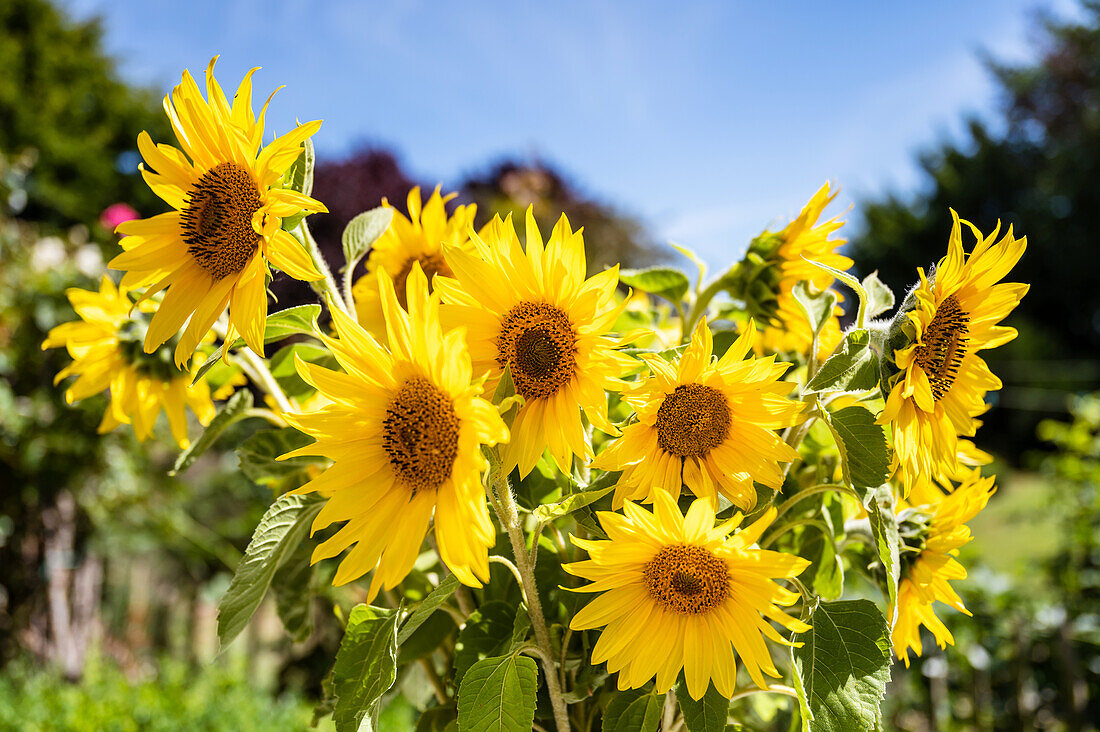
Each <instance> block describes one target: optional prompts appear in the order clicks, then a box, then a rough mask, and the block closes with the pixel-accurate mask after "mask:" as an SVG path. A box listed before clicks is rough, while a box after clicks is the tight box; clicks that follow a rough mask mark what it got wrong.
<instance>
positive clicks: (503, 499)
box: [490, 455, 570, 732]
mask: <svg viewBox="0 0 1100 732" xmlns="http://www.w3.org/2000/svg"><path fill="white" fill-rule="evenodd" d="M490 476H491V481H492V487H493V493H495V494H496V500H494V501H493V508H494V509H496V512H497V518H499V519H500V523H501V525H502V526H504V530H505V531H506V532H507V533H508V541H509V542H510V543H511V545H512V554H513V555H514V556H515V558H516V569H517V570H518V572H519V578H520V581H521V584H522V586H523V591H524V593H525V594H526V595H527V613H528V615H530V617H531V627H532V628H533V629H534V631H535V641H536V643H537V646H538V649H539V651H540V654H539V655H540V657H541V658H542V662H543V668H544V669H545V672H546V690H547V691H548V692H549V694H550V703H551V704H552V705H553V707H554V721H555V723H556V724H557V728H558V732H569V729H570V728H569V712H568V710H567V709H566V706H565V698H564V697H563V696H562V688H561V677H560V676H559V674H558V669H557V668H556V667H555V664H554V662H553V653H552V651H551V646H550V633H549V632H548V631H547V628H546V617H545V616H544V615H543V613H542V601H541V600H540V599H539V591H538V586H537V585H536V584H535V571H534V567H533V566H532V565H531V562H530V561H529V559H530V557H529V555H528V553H527V545H526V543H525V542H524V540H523V527H522V525H521V524H520V517H519V506H517V505H516V499H515V496H513V495H512V488H511V486H509V485H508V476H507V475H506V474H505V473H504V470H503V468H502V467H501V465H500V461H499V459H497V458H496V456H495V455H494V456H493V457H492V458H491V467H490Z"/></svg>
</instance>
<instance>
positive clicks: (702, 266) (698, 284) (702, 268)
mask: <svg viewBox="0 0 1100 732" xmlns="http://www.w3.org/2000/svg"><path fill="white" fill-rule="evenodd" d="M668 245H669V246H670V247H672V248H673V249H675V250H676V251H678V252H680V254H683V255H684V256H685V257H687V258H688V259H690V260H691V263H692V264H694V265H695V267H696V269H698V270H699V278H698V279H697V280H696V281H695V290H696V292H698V291H699V289H700V288H702V286H703V278H704V277H706V276H707V263H706V262H704V261H703V260H702V259H700V258H699V255H698V254H696V253H695V252H693V251H692V250H690V249H688V248H687V247H685V246H682V245H680V244H677V243H676V242H674V241H670V242H669V243H668Z"/></svg>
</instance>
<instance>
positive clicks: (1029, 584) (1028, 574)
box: [963, 472, 1061, 594]
mask: <svg viewBox="0 0 1100 732" xmlns="http://www.w3.org/2000/svg"><path fill="white" fill-rule="evenodd" d="M1055 490H1056V488H1055V486H1054V485H1053V484H1052V483H1051V482H1050V480H1049V479H1048V478H1046V477H1045V476H1043V475H1041V474H1039V473H1027V472H1014V473H1007V474H1006V475H1005V477H1004V479H1003V480H1000V481H999V482H998V489H997V493H996V494H994V496H993V498H991V499H990V501H989V505H988V506H987V507H986V509H985V510H984V511H982V512H981V513H980V514H978V515H977V516H975V517H974V519H973V520H971V521H970V529H971V532H972V533H973V535H974V541H973V542H971V544H970V545H969V546H967V547H966V548H965V549H964V550H963V551H964V553H965V556H967V557H976V558H977V559H978V561H979V562H980V563H982V564H984V565H986V566H988V567H989V568H991V569H992V570H994V571H995V572H1000V573H1004V574H1007V575H1010V576H1011V577H1012V578H1013V584H1014V585H1015V586H1017V587H1019V588H1020V589H1021V590H1022V591H1025V592H1039V593H1043V594H1047V593H1049V592H1050V591H1051V588H1050V587H1049V586H1048V585H1047V583H1046V582H1045V579H1044V578H1045V575H1046V573H1045V572H1043V571H1040V569H1039V565H1040V564H1041V563H1042V562H1045V561H1048V560H1049V559H1050V558H1051V557H1053V556H1054V554H1055V552H1056V551H1057V549H1058V547H1059V543H1060V541H1061V538H1060V536H1059V531H1060V528H1059V527H1060V526H1061V523H1060V521H1059V519H1058V513H1057V511H1058V509H1057V508H1055V506H1056V505H1057V503H1058V502H1057V501H1056V497H1055V495H1054V491H1055ZM964 563H966V562H964Z"/></svg>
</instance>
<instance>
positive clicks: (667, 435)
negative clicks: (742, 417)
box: [657, 384, 730, 457]
mask: <svg viewBox="0 0 1100 732" xmlns="http://www.w3.org/2000/svg"><path fill="white" fill-rule="evenodd" d="M729 432H730V407H729V402H727V401H726V397H725V395H724V394H722V392H720V391H718V390H717V389H715V388H713V387H710V386H704V385H703V384H681V385H680V386H677V387H676V391H674V392H672V393H671V394H669V395H668V396H666V397H665V400H664V401H663V402H662V403H661V406H660V408H659V409H658V410H657V444H658V445H659V446H660V447H661V449H662V450H664V451H665V452H671V453H672V454H673V455H679V456H680V457H702V456H703V455H706V454H707V453H709V452H710V451H711V450H713V449H714V448H716V447H718V445H720V444H722V440H724V439H726V437H728V436H729Z"/></svg>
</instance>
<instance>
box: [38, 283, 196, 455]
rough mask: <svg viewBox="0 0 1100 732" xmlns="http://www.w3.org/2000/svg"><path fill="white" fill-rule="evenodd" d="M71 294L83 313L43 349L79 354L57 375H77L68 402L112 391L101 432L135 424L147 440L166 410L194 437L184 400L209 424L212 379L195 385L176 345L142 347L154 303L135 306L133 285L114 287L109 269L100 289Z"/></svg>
mask: <svg viewBox="0 0 1100 732" xmlns="http://www.w3.org/2000/svg"><path fill="white" fill-rule="evenodd" d="M66 294H67V295H68V297H69V302H70V303H72V306H73V309H74V310H76V314H77V315H78V316H79V317H80V320H75V321H72V322H70V323H62V324H61V325H59V326H57V327H55V328H53V329H52V330H50V332H49V334H48V335H47V337H46V340H45V341H44V342H43V343H42V348H58V347H62V346H63V347H64V348H65V349H66V350H68V352H69V355H70V356H72V358H73V362H72V363H71V364H69V366H67V367H66V368H65V369H63V370H62V371H61V372H60V373H58V374H57V378H56V379H55V380H54V382H55V383H58V382H61V381H62V380H64V379H66V378H68V377H69V376H73V375H76V377H77V379H76V381H74V382H73V383H72V384H71V385H70V386H69V388H68V389H66V391H65V399H66V401H68V402H69V403H70V404H72V403H73V402H78V401H80V400H82V399H87V398H88V397H90V396H94V395H95V394H98V393H100V392H101V391H105V390H109V391H110V395H111V400H110V404H109V405H108V407H107V411H106V412H105V413H104V415H103V421H102V422H101V423H100V425H99V431H100V433H104V432H110V431H111V430H113V429H115V428H116V427H118V426H119V425H122V424H129V425H133V428H134V434H135V435H137V438H138V440H140V441H142V442H144V441H145V440H147V439H148V438H149V435H150V434H152V432H153V427H154V425H156V421H157V416H158V415H159V414H160V412H161V410H163V411H164V413H165V414H166V415H167V417H168V424H169V426H170V427H171V430H172V437H174V438H175V440H176V443H177V444H178V445H179V446H180V447H181V448H186V447H187V446H188V445H189V444H190V441H189V440H188V439H187V413H186V410H185V407H190V408H191V411H192V412H194V413H195V416H196V417H197V418H198V420H199V422H201V423H202V424H204V425H205V424H208V423H209V422H210V420H211V419H213V418H214V404H213V402H212V401H211V400H210V387H209V385H208V384H207V382H206V380H205V379H200V380H198V381H197V382H195V384H194V386H192V385H191V382H192V380H193V378H194V374H193V373H191V371H190V370H181V369H180V368H179V367H178V366H177V365H176V364H175V363H174V362H173V360H172V356H171V352H170V350H171V349H170V346H163V347H161V348H159V349H157V350H155V351H153V352H152V353H146V352H145V351H144V349H142V347H141V341H142V338H143V337H144V333H145V329H146V328H147V327H148V322H149V317H148V312H149V311H151V310H152V303H148V302H147V303H145V304H144V306H143V307H139V308H137V309H135V308H134V303H133V300H131V299H130V295H129V292H128V290H127V289H126V288H125V287H121V286H120V287H115V285H114V283H113V282H111V280H110V279H109V278H107V277H106V276H105V277H103V279H102V280H101V281H100V283H99V291H98V292H96V291H91V290H82V289H80V288H76V287H74V288H72V289H70V290H68V291H67V293H66Z"/></svg>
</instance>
